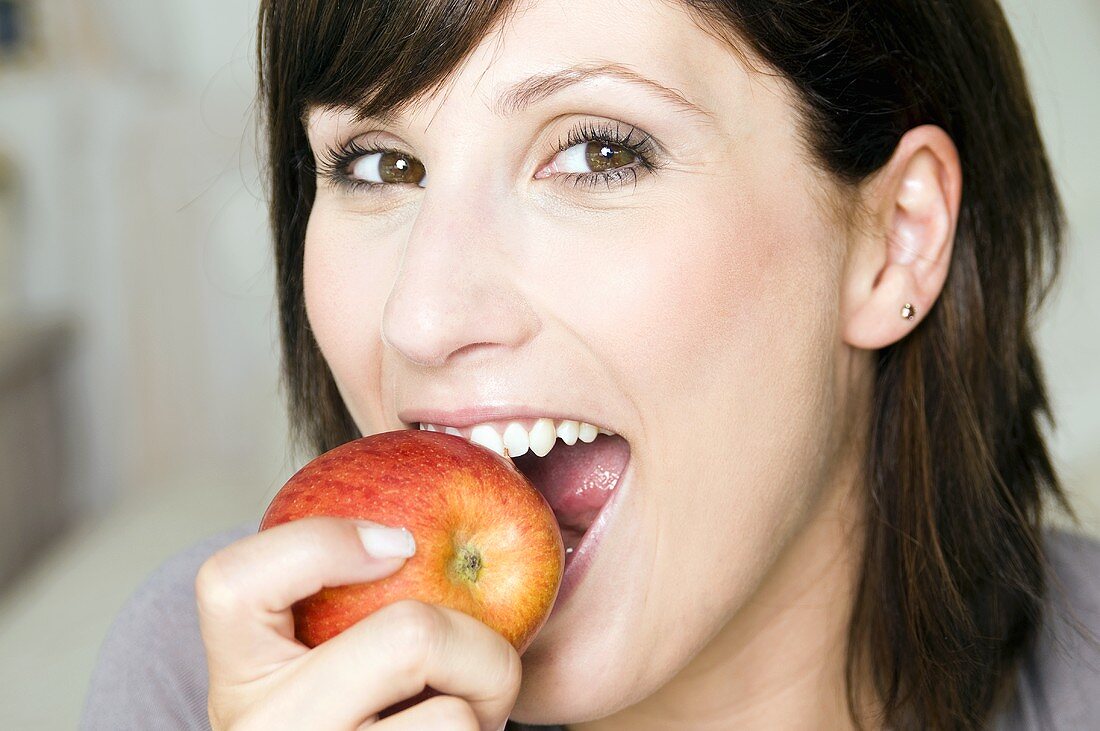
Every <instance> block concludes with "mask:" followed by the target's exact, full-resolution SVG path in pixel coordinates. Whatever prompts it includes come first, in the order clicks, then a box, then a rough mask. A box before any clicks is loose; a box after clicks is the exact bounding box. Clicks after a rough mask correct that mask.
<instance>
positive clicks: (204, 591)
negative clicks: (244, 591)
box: [195, 551, 242, 616]
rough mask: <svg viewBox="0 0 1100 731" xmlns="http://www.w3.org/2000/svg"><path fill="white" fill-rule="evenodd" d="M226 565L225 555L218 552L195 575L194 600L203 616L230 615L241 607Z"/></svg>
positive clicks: (240, 599)
mask: <svg viewBox="0 0 1100 731" xmlns="http://www.w3.org/2000/svg"><path fill="white" fill-rule="evenodd" d="M226 563H227V558H226V554H225V553H224V551H219V552H217V553H215V554H214V555H212V556H210V557H209V558H208V559H206V561H204V562H203V564H202V565H201V566H200V567H199V570H198V573H197V574H196V575H195V598H196V600H197V602H198V605H199V609H200V610H201V611H202V612H204V613H205V614H209V615H213V616H226V615H231V614H234V613H235V612H236V611H237V610H238V609H239V608H240V606H241V603H242V598H241V596H240V594H239V593H238V592H237V591H236V590H235V589H234V582H233V581H232V580H230V572H229V570H228V567H227V566H226Z"/></svg>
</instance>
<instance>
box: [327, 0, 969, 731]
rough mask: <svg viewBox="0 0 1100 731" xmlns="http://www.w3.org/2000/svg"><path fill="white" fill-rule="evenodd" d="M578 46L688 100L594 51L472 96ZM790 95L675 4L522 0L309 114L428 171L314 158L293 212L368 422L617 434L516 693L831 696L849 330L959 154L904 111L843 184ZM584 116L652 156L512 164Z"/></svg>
mask: <svg viewBox="0 0 1100 731" xmlns="http://www.w3.org/2000/svg"><path fill="white" fill-rule="evenodd" d="M609 21H613V23H612V27H613V29H614V32H607V33H604V32H599V33H596V32H592V31H593V29H595V28H606V27H607V26H608V23H609ZM684 49H690V53H685V52H684ZM577 61H593V62H603V61H614V62H617V63H619V64H622V65H624V66H627V67H629V68H631V69H633V70H635V71H637V72H638V73H640V74H642V75H644V76H646V77H648V78H651V79H653V80H656V81H658V82H659V83H661V84H663V85H665V86H667V87H671V88H672V89H675V90H677V91H678V92H680V93H681V94H682V95H683V96H685V97H687V98H688V99H690V100H691V101H693V102H694V103H695V104H697V105H699V106H700V107H702V108H703V109H704V110H706V112H707V113H708V114H706V115H698V114H695V115H693V114H688V113H686V112H684V111H682V110H680V109H677V108H676V107H675V106H673V105H671V104H669V103H668V102H666V101H664V100H662V99H661V98H659V97H657V96H655V95H653V94H651V93H650V92H648V91H646V90H644V89H641V88H638V87H635V86H631V85H629V84H626V83H624V82H622V81H618V80H611V79H599V80H592V81H588V82H585V83H583V84H581V85H577V86H572V87H569V88H568V89H565V90H562V91H560V92H559V93H558V94H556V95H554V96H551V97H549V98H547V99H545V100H543V101H541V102H539V103H538V104H536V105H535V106H533V107H531V108H529V109H527V110H525V111H523V112H522V113H520V114H519V115H517V116H515V117H514V118H509V119H501V118H498V117H497V116H495V115H494V113H493V112H492V111H491V109H490V105H491V103H492V101H493V99H495V98H496V94H497V92H498V90H499V89H501V88H503V87H504V86H506V85H508V84H510V83H511V82H513V81H517V80H519V79H521V78H524V77H526V76H528V75H529V74H532V73H536V72H542V71H545V70H547V69H553V68H558V67H562V66H566V65H569V64H572V63H575V62H577ZM792 100H793V96H792V93H791V91H790V90H789V88H787V87H786V85H785V83H784V81H783V80H782V79H781V78H778V77H776V76H769V75H764V74H760V73H757V72H756V71H753V70H751V69H750V68H749V67H748V66H746V65H745V64H744V62H743V61H742V59H741V56H740V55H739V54H738V53H735V52H734V51H733V49H731V48H730V46H729V45H728V44H727V43H725V42H723V41H721V40H718V39H717V38H714V37H712V36H711V35H709V34H707V33H705V32H704V31H703V30H701V29H700V28H699V27H698V26H697V25H696V24H695V23H694V22H693V21H692V19H691V17H690V16H689V15H688V14H686V12H685V11H684V10H683V9H682V8H681V7H679V6H678V5H677V4H675V3H664V2H657V1H656V0H652V1H643V2H634V1H632V2H629V3H627V2H625V1H622V2H611V4H610V6H609V4H608V0H599V2H597V1H596V0H569V2H568V3H566V2H564V0H545V1H539V2H533V3H527V4H524V5H523V8H522V11H521V12H518V13H517V14H516V15H514V16H513V17H511V18H510V20H509V22H507V23H506V24H505V25H504V26H503V27H502V28H500V29H497V31H495V32H493V33H492V34H491V35H490V36H488V37H487V38H486V39H485V40H484V41H483V42H482V43H481V44H480V45H479V46H478V47H477V48H476V49H475V50H474V52H473V53H472V55H471V56H470V57H469V58H468V59H467V61H466V63H465V64H464V65H463V66H462V67H460V68H459V69H457V70H456V71H455V73H454V75H453V76H452V77H451V78H450V79H448V83H447V84H446V86H445V87H444V88H443V89H442V90H440V91H438V92H437V93H436V94H434V95H432V96H430V97H428V98H426V99H424V100H422V103H421V104H420V105H419V106H417V107H415V108H413V109H411V110H410V111H409V113H408V114H406V115H405V116H403V117H402V118H401V119H400V120H398V121H397V122H395V123H391V124H387V125H382V124H379V123H377V122H372V121H371V120H366V121H363V122H361V123H358V124H357V123H355V122H354V121H353V116H352V113H351V112H350V111H349V110H347V109H340V108H335V109H329V108H324V109H322V108H318V109H314V110H313V111H312V113H311V114H310V116H309V123H308V131H309V138H310V143H311V145H312V146H313V148H314V150H315V151H317V152H319V151H320V150H321V149H323V148H324V147H326V146H331V145H334V144H338V143H340V142H343V141H345V140H347V139H349V138H353V137H354V138H356V139H358V140H359V142H360V144H361V145H362V146H363V147H365V148H368V149H369V148H370V147H371V146H372V145H382V144H384V145H386V146H393V147H397V148H399V149H401V150H402V151H403V152H406V153H407V154H408V155H410V156H411V157H413V158H415V159H416V160H418V161H419V162H421V163H422V164H423V165H424V168H425V170H427V172H428V175H429V181H428V183H427V185H425V186H424V187H419V186H416V185H412V184H408V183H406V184H400V185H397V184H391V185H393V186H394V187H391V188H389V189H386V190H384V191H381V192H379V191H377V190H371V191H359V192H348V191H344V190H340V189H338V188H336V187H334V186H332V185H331V184H327V183H325V182H323V181H322V182H321V183H320V184H319V188H318V191H317V197H316V201H315V204H314V207H313V211H312V215H311V217H310V220H309V226H308V232H307V236H306V252H305V294H306V306H307V313H308V317H309V321H310V325H311V327H312V329H313V332H314V334H315V336H316V338H317V341H318V343H319V345H320V347H321V350H322V352H323V354H324V356H325V358H326V360H327V362H328V364H329V366H330V367H331V369H332V372H333V374H334V376H335V379H336V382H337V384H338V386H339V388H340V392H341V394H342V395H343V397H344V399H345V403H346V404H347V406H348V408H349V410H350V412H351V414H352V415H353V417H354V418H355V420H356V422H357V424H358V425H359V428H360V429H361V430H362V432H363V433H365V434H367V433H374V432H378V431H386V430H390V429H400V428H403V427H404V425H403V424H402V422H401V421H400V420H399V418H398V412H399V411H400V410H401V409H404V408H409V407H439V408H458V407H461V406H466V405H471V404H482V403H494V404H495V403H507V404H513V405H517V404H531V405H535V406H536V407H538V406H542V407H545V408H546V409H547V410H548V411H550V410H564V411H566V412H572V413H576V414H578V415H590V416H592V417H594V419H593V420H595V421H598V422H601V423H604V424H607V425H608V426H610V427H611V428H612V429H614V430H615V431H616V432H618V433H619V434H621V435H622V436H623V437H625V438H626V439H627V440H628V441H629V442H630V444H631V449H632V456H631V466H630V468H629V470H630V471H629V472H628V477H627V479H626V481H625V483H624V484H622V485H621V486H620V489H622V490H624V494H623V495H621V496H620V499H621V500H622V502H621V504H620V505H619V506H618V512H617V515H616V516H615V518H614V520H613V522H612V523H611V524H610V526H609V530H608V532H607V534H606V536H605V539H604V541H603V544H602V545H601V547H600V549H599V553H598V554H597V556H596V558H595V561H594V563H593V564H592V566H591V568H590V571H589V574H588V576H587V578H586V580H585V581H584V583H583V584H582V585H581V586H580V587H579V588H578V590H577V592H576V593H575V594H574V595H573V596H572V597H571V599H570V601H569V603H568V605H566V606H564V607H563V608H562V610H561V611H559V612H558V613H557V614H555V616H554V617H552V618H551V620H550V621H549V622H548V623H547V625H546V626H545V627H544V629H543V630H542V632H541V633H540V634H539V636H538V637H537V639H536V640H535V642H534V644H533V645H532V646H531V647H530V649H528V651H527V652H526V653H525V654H524V656H523V665H522V685H521V686H520V687H519V688H518V693H517V695H516V697H515V703H514V707H513V708H512V709H511V713H510V715H511V718H513V719H515V720H519V721H524V722H529V723H566V724H568V727H569V728H570V729H584V730H585V731H588V730H589V729H592V730H595V729H599V730H600V731H611V730H614V729H636V730H643V731H644V730H646V729H684V728H691V729H710V728H714V729H718V728H730V727H737V728H846V727H848V726H849V725H850V720H849V719H848V717H847V709H846V707H845V705H844V702H845V701H844V685H843V663H844V651H845V645H844V643H845V637H846V631H847V616H848V612H849V610H850V606H851V596H852V584H853V582H854V581H855V580H856V578H857V574H856V571H857V567H858V561H859V555H858V546H859V542H858V536H859V530H860V528H859V526H860V521H861V514H860V509H859V506H860V500H859V498H858V496H859V495H860V494H861V491H862V484H861V478H860V475H859V465H860V463H861V460H862V458H863V453H864V450H865V449H866V446H867V429H868V426H867V418H866V416H867V413H868V410H869V396H870V393H871V382H872V378H871V374H872V367H871V362H872V361H871V356H872V352H873V350H874V349H876V348H881V347H884V346H886V345H888V344H890V343H892V342H895V341H897V340H899V339H901V338H903V337H905V336H906V335H907V334H908V333H909V332H911V330H912V329H913V328H915V327H916V326H917V325H918V324H919V323H920V321H921V319H922V318H923V317H924V316H925V314H926V313H927V312H928V311H929V309H930V308H931V307H932V305H933V303H934V301H935V299H936V298H937V297H938V296H939V294H940V291H941V290H942V287H943V283H944V280H945V278H946V275H947V270H948V263H949V261H950V256H951V245H952V240H953V238H954V231H955V225H956V220H957V215H958V206H959V197H960V190H961V173H960V170H959V163H958V156H957V153H956V151H955V148H954V146H953V145H952V143H951V140H950V139H949V138H948V137H947V136H946V135H945V134H944V133H943V132H942V131H941V130H940V129H938V128H936V127H930V126H925V127H920V128H917V129H914V130H911V131H910V132H909V133H908V134H907V135H906V136H905V137H904V138H903V140H902V141H901V143H900V144H899V146H898V148H897V151H896V152H895V154H894V156H893V158H892V159H891V161H890V162H889V163H888V164H887V165H886V166H885V167H884V168H883V169H882V170H881V171H879V173H877V174H876V175H875V176H874V177H873V178H871V179H870V180H868V181H866V183H865V184H863V185H862V186H860V187H859V189H858V190H841V189H839V188H838V187H836V186H835V185H834V184H833V183H832V182H831V181H830V180H829V178H828V177H827V176H825V175H824V174H823V173H821V172H820V171H819V170H818V169H817V168H816V167H815V165H814V163H813V162H812V159H811V156H810V155H809V153H808V152H807V150H806V149H804V147H803V146H802V143H801V142H800V137H799V135H798V127H797V125H798V123H799V119H798V115H797V113H796V112H795V107H794V105H793V102H792ZM585 121H588V122H590V123H599V122H602V121H612V122H620V123H622V124H624V125H631V124H633V125H635V126H637V127H638V128H639V129H641V130H644V131H645V132H647V133H649V134H650V135H652V136H653V137H655V138H656V139H657V140H659V142H660V144H661V149H660V151H659V153H658V158H659V161H660V163H662V165H663V167H662V168H661V169H659V170H657V171H656V172H649V173H645V172H642V173H641V174H640V175H639V177H638V180H637V184H636V186H635V185H631V184H627V185H626V186H625V187H623V188H620V189H617V190H615V189H613V190H610V191H608V190H607V189H606V187H605V186H604V184H602V183H601V184H600V185H599V186H597V187H595V188H593V189H588V188H579V187H577V188H575V187H574V186H573V184H572V182H571V181H569V180H567V179H566V178H565V177H564V175H566V174H568V173H569V172H583V171H584V169H583V168H581V167H577V166H576V165H575V164H574V166H572V167H566V168H562V167H559V168H557V170H562V169H564V170H565V171H566V172H554V173H553V174H552V175H550V176H549V177H545V176H544V177H536V174H537V173H539V171H540V170H544V169H545V168H546V166H547V165H548V164H550V163H552V162H553V161H554V160H555V159H557V160H558V161H559V163H561V160H562V159H563V158H562V155H561V153H558V152H557V150H556V143H557V142H558V140H559V138H560V139H565V137H566V134H567V132H568V130H569V129H570V128H571V127H572V126H573V125H574V124H575V123H578V122H585ZM564 164H565V163H561V165H564ZM556 175H560V176H562V177H555V176H556ZM856 204H858V207H857V205H856ZM857 211H858V215H857V213H856V212H857ZM852 222H856V223H857V224H858V225H853V223H852ZM907 302H908V303H912V304H913V305H915V307H916V317H915V318H914V319H912V320H906V319H904V318H903V317H901V315H900V314H899V313H900V310H901V307H902V306H903V305H904V304H905V303H907ZM562 374H568V377H564V378H563V377H562ZM479 641H480V640H479ZM872 705H873V703H872ZM497 723H499V720H498V721H497Z"/></svg>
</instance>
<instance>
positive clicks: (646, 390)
mask: <svg viewBox="0 0 1100 731" xmlns="http://www.w3.org/2000/svg"><path fill="white" fill-rule="evenodd" d="M751 179H752V180H753V184H751V185H745V184H730V185H728V186H726V188H725V189H722V190H715V189H709V191H704V190H701V189H700V190H697V191H695V192H696V195H695V197H694V203H692V204H691V205H690V206H689V205H687V204H686V202H685V204H684V205H681V206H680V207H678V210H679V211H681V214H680V215H678V216H676V217H671V216H670V217H668V218H667V219H665V220H666V223H664V224H663V225H662V224H660V223H659V222H658V221H652V222H651V224H652V225H651V226H650V227H649V230H648V233H647V234H646V238H645V241H646V242H647V243H646V247H645V249H644V251H645V255H644V256H640V257H637V258H636V259H635V260H634V264H633V266H634V273H633V276H632V277H631V279H632V280H633V282H634V283H635V285H636V286H635V287H634V288H632V289H627V288H624V289H623V290H622V291H621V292H620V296H621V300H620V301H621V305H620V307H621V309H620V310H619V311H618V312H617V317H618V318H619V319H620V325H621V328H620V331H619V332H620V337H622V338H623V340H624V342H625V341H629V342H631V343H634V344H635V345H634V346H633V348H632V350H631V351H630V353H629V354H627V353H626V352H624V353H621V354H620V357H619V358H618V362H620V363H624V364H628V368H629V372H628V373H627V374H626V375H625V377H624V380H626V381H628V382H629V384H630V385H629V386H628V387H627V391H628V392H629V393H633V394H638V395H639V398H644V399H645V403H642V404H640V405H639V408H638V412H639V413H640V414H641V415H642V417H643V419H644V420H645V422H646V428H645V438H646V448H645V449H646V463H647V471H648V472H649V474H648V475H647V484H650V485H651V486H652V487H651V488H650V489H649V491H648V493H649V495H651V496H652V499H653V501H654V504H655V505H657V504H659V505H660V507H659V508H656V511H657V512H655V513H653V514H650V515H649V516H648V521H650V522H651V523H654V524H655V525H654V526H653V527H652V528H651V530H652V534H654V535H683V534H684V532H685V531H691V532H694V533H696V534H706V535H707V536H708V538H707V540H701V541H698V542H697V545H698V546H706V547H707V548H706V549H705V551H704V552H713V551H714V550H715V547H718V548H717V550H720V551H724V552H726V555H730V556H736V557H738V560H734V561H730V562H728V563H726V564H725V566H726V568H725V570H726V571H727V575H726V576H725V577H723V580H724V581H725V582H726V585H727V586H730V587H740V588H741V589H744V588H746V587H748V586H751V585H753V584H754V583H755V581H756V580H758V579H759V572H760V571H762V570H763V569H764V568H765V567H766V566H767V565H768V564H769V563H770V561H771V560H772V559H773V558H774V552H775V550H776V547H777V546H778V545H781V543H782V542H783V540H782V537H783V536H784V535H788V534H789V532H790V531H791V530H792V529H793V527H794V526H795V525H796V524H797V523H798V522H799V521H800V519H802V518H804V517H805V515H806V511H808V510H809V509H810V506H811V505H812V504H813V498H814V497H815V496H816V494H818V493H819V491H820V490H821V488H822V486H823V484H824V482H825V480H824V476H825V474H826V472H827V469H828V468H827V463H826V460H825V450H824V449H822V448H821V445H822V438H823V436H824V435H825V434H827V433H828V432H829V430H830V423H829V421H830V419H831V418H832V417H831V416H830V415H831V414H832V412H833V409H832V408H831V406H830V403H831V401H830V400H831V398H832V390H831V389H832V380H831V371H832V363H831V360H830V359H831V358H832V353H833V342H834V339H835V337H834V330H835V316H834V314H833V313H835V310H836V297H837V287H836V285H835V282H834V278H835V275H834V266H835V265H834V263H833V262H834V256H833V247H834V246H838V245H839V242H834V241H833V238H832V237H833V233H832V229H831V227H830V224H829V223H828V222H827V220H826V219H825V218H824V217H823V214H822V213H821V212H820V211H819V209H818V207H817V204H816V201H815V199H814V198H812V197H811V196H810V194H809V192H808V191H807V189H806V188H805V187H803V186H801V185H799V184H798V183H796V182H790V181H797V180H798V179H799V178H798V171H797V169H794V170H792V171H791V172H790V175H783V174H776V173H775V172H765V171H759V172H757V173H755V175H754V176H753V177H752V178H751ZM769 186H771V187H769ZM673 218H675V220H673ZM688 486H690V488H689V487H688ZM647 512H648V511H647ZM658 526H659V527H658ZM685 550H687V551H689V552H690V551H691V550H693V549H691V548H688V549H683V548H679V549H673V548H667V549H662V548H661V547H658V553H663V554H664V555H676V554H679V555H680V558H681V562H682V563H683V561H682V560H683V558H684V557H683V553H684V551H685ZM701 550H703V549H701ZM686 564H687V565H690V566H695V567H708V566H711V565H712V562H710V561H708V560H707V556H706V555H699V556H692V557H690V560H688V561H687V562H686ZM667 568H668V570H669V572H670V574H672V573H673V567H671V566H670V567H667ZM676 570H677V571H680V577H679V578H678V579H675V580H677V581H684V587H685V590H687V589H688V588H689V587H690V586H691V585H692V582H691V581H690V580H686V581H685V578H686V577H685V574H691V573H692V572H693V571H694V570H695V569H688V570H686V571H685V570H683V569H676ZM707 570H710V569H700V571H702V572H703V573H701V574H700V575H699V576H696V577H693V578H694V579H697V580H698V581H706V575H705V573H706V571H707ZM670 578H671V577H670ZM712 578H713V577H712ZM696 585H700V584H696ZM731 591H733V590H732V589H731ZM734 593H736V592H734ZM728 598H729V597H728V596H727V597H723V599H724V600H726V599H728Z"/></svg>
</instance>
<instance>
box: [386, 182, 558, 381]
mask: <svg viewBox="0 0 1100 731" xmlns="http://www.w3.org/2000/svg"><path fill="white" fill-rule="evenodd" d="M440 182H441V181H440ZM487 198H488V196H487V195H486V194H485V192H484V190H483V189H482V190H480V191H479V187H478V186H470V185H469V184H468V183H466V184H465V190H461V191H459V190H457V189H456V188H449V189H443V188H442V187H441V186H440V185H438V184H437V185H435V186H433V188H431V189H429V190H427V191H426V192H425V193H424V197H423V199H422V200H421V206H420V210H419V211H418V212H417V217H416V219H415V221H414V222H413V225H412V229H411V231H410V233H409V238H408V241H407V242H406V245H405V251H404V256H403V257H402V260H401V265H400V267H399V269H398V272H397V275H396V279H395V281H394V283H393V288H392V289H391V290H390V294H389V297H388V298H387V300H386V305H385V308H384V310H383V313H382V340H383V342H384V343H386V344H387V345H388V346H390V347H392V348H393V349H395V350H396V351H398V352H399V353H401V355H402V356H403V357H404V358H406V359H407V360H409V361H411V362H413V363H415V364H417V365H421V366H441V365H444V364H446V363H448V362H449V361H452V360H454V359H455V358H456V357H460V356H459V353H462V356H461V357H469V356H470V355H471V354H472V353H474V352H475V351H480V350H482V349H491V348H494V347H500V346H507V347H512V348H515V347H518V346H520V345H522V344H523V343H524V342H526V341H527V340H529V339H530V338H531V337H533V335H534V334H535V333H536V332H537V330H538V320H537V316H536V315H535V314H534V311H533V310H532V308H531V307H530V304H529V303H528V302H527V301H526V299H525V298H524V297H523V295H522V293H521V289H520V287H519V274H520V271H521V269H520V268H519V264H520V263H521V262H518V261H517V258H516V254H517V249H515V248H513V249H512V250H511V251H509V250H508V243H509V242H508V241H507V240H505V239H506V237H505V236H503V235H502V232H501V230H500V229H501V226H500V224H499V221H501V220H502V219H503V218H504V214H503V213H502V211H501V210H500V206H499V205H498V206H496V210H495V211H494V210H492V209H493V208H494V206H493V205H492V204H491V203H490V202H489V201H488V200H487Z"/></svg>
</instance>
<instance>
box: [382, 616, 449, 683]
mask: <svg viewBox="0 0 1100 731" xmlns="http://www.w3.org/2000/svg"><path fill="white" fill-rule="evenodd" d="M387 609H388V610H389V611H388V612H387V617H386V631H385V636H386V637H387V638H388V640H389V642H390V643H392V644H391V646H392V648H393V649H394V653H393V654H394V655H395V665H396V667H397V669H398V670H400V671H402V672H405V673H412V672H415V671H417V670H420V669H422V668H423V667H424V665H425V664H426V663H427V661H428V658H429V657H430V656H431V653H432V649H433V647H434V645H435V643H436V642H438V639H439V637H440V636H441V634H442V632H443V630H444V628H443V617H442V616H441V615H440V613H439V611H438V610H437V609H435V608H434V607H433V606H432V605H430V604H426V603H424V602H420V601H417V600H415V599H402V600H401V601H397V602H394V603H393V604H391V605H389V606H388V607H387Z"/></svg>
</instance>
